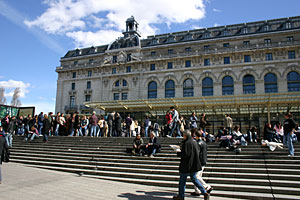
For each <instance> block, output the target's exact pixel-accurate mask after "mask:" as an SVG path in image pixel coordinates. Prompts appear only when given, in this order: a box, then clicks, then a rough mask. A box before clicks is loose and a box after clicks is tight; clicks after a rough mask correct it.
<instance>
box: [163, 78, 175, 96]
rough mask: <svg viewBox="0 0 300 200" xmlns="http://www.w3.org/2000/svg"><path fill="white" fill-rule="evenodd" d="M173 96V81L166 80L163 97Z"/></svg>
mask: <svg viewBox="0 0 300 200" xmlns="http://www.w3.org/2000/svg"><path fill="white" fill-rule="evenodd" d="M172 97H175V82H174V81H173V80H168V81H167V82H166V85H165V98H172Z"/></svg>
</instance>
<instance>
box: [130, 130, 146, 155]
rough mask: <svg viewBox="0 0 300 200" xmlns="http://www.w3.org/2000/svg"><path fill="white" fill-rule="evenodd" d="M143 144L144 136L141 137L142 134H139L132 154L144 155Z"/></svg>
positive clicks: (134, 142) (134, 141) (135, 139)
mask: <svg viewBox="0 0 300 200" xmlns="http://www.w3.org/2000/svg"><path fill="white" fill-rule="evenodd" d="M143 146H144V141H143V138H141V135H140V134H137V135H136V137H135V138H134V140H133V149H132V155H138V156H140V155H142V153H143Z"/></svg>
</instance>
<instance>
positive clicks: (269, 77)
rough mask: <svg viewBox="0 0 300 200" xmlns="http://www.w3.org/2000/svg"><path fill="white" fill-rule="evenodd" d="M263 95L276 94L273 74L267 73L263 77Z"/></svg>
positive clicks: (275, 80) (275, 77)
mask: <svg viewBox="0 0 300 200" xmlns="http://www.w3.org/2000/svg"><path fill="white" fill-rule="evenodd" d="M264 81H265V93H276V92H278V87H277V76H276V75H275V74H273V73H268V74H266V75H265V78H264Z"/></svg>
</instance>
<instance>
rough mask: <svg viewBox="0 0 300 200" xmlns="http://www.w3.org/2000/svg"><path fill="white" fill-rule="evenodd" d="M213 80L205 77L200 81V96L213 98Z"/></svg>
mask: <svg viewBox="0 0 300 200" xmlns="http://www.w3.org/2000/svg"><path fill="white" fill-rule="evenodd" d="M213 95H214V93H213V80H212V79H211V78H210V77H206V78H204V79H203V80H202V96H213Z"/></svg>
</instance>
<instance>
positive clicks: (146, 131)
mask: <svg viewBox="0 0 300 200" xmlns="http://www.w3.org/2000/svg"><path fill="white" fill-rule="evenodd" d="M148 129H149V126H145V137H148Z"/></svg>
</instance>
